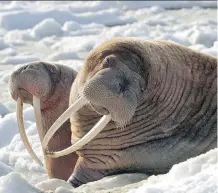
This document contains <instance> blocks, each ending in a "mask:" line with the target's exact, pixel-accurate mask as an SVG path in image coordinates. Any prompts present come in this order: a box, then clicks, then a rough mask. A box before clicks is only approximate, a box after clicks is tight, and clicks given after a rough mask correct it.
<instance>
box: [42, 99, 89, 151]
mask: <svg viewBox="0 0 218 193" xmlns="http://www.w3.org/2000/svg"><path fill="white" fill-rule="evenodd" d="M85 104H87V102H86V100H85V99H84V98H83V97H81V98H79V99H78V100H77V101H76V102H75V103H73V104H72V105H71V106H70V107H69V108H68V109H67V110H66V111H65V112H64V113H63V114H62V115H61V116H60V117H59V118H58V119H57V120H56V121H55V122H54V123H53V125H52V126H51V127H50V129H49V130H48V132H47V133H46V134H45V136H44V139H43V141H42V148H43V150H44V151H45V150H46V148H47V146H48V143H49V141H50V139H51V138H52V136H53V135H54V134H55V132H56V131H57V130H58V129H59V128H60V126H61V125H62V124H63V123H64V122H65V121H66V120H67V119H69V117H70V116H71V115H72V114H73V113H75V112H76V111H78V110H79V109H80V108H82V107H83V106H84V105H85Z"/></svg>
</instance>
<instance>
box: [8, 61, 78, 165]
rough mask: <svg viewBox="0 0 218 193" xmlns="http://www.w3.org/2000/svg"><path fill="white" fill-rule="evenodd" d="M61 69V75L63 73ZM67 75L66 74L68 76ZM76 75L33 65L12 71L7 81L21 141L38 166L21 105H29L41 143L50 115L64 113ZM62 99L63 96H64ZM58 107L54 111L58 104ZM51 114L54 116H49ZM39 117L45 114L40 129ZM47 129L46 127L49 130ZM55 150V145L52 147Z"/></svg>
mask: <svg viewBox="0 0 218 193" xmlns="http://www.w3.org/2000/svg"><path fill="white" fill-rule="evenodd" d="M63 69H64V71H63ZM68 71H69V72H68ZM75 77H76V72H74V71H73V70H71V69H67V67H63V66H62V65H54V64H51V63H47V62H33V63H30V64H27V65H25V66H23V67H21V68H19V69H17V70H16V71H14V72H13V73H12V75H11V77H10V79H9V90H10V93H11V96H12V98H13V99H14V100H15V101H17V120H18V125H19V129H20V134H21V138H22V140H23V142H24V144H25V146H26V148H27V150H28V152H29V153H30V154H31V156H32V157H33V159H34V160H35V161H36V162H38V163H39V164H40V165H41V166H42V163H41V161H40V160H39V159H38V158H37V156H36V154H35V153H34V151H33V149H32V148H31V145H30V143H29V141H28V139H27V136H26V133H25V128H24V123H23V111H22V105H23V103H27V104H31V105H33V107H34V113H35V119H36V125H37V129H38V132H39V136H40V140H41V142H42V140H43V137H44V135H45V133H46V132H47V129H46V128H45V127H46V126H48V125H49V124H50V123H49V122H51V121H52V117H55V116H53V115H57V114H58V113H59V112H62V111H64V110H65V109H64V106H66V105H68V101H69V91H67V90H70V89H68V88H70V86H71V84H72V82H73V80H74V78H75ZM65 95H66V96H65ZM60 101H62V103H63V104H62V105H59V106H61V107H60V108H59V109H57V108H56V109H55V110H54V107H57V106H58V105H57V104H59V103H61V102H60ZM53 111H54V112H55V113H53ZM41 113H44V115H45V114H46V116H47V118H44V122H43V123H44V125H42V118H41ZM49 127H50V126H49ZM53 145H55V146H58V144H54V143H53Z"/></svg>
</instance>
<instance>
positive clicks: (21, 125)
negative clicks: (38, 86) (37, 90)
mask: <svg viewBox="0 0 218 193" xmlns="http://www.w3.org/2000/svg"><path fill="white" fill-rule="evenodd" d="M34 99H36V97H34V96H33V101H35V102H34V104H36V103H38V101H37V100H38V99H36V100H34ZM39 102H40V101H39ZM38 104H40V103H38ZM36 108H37V109H40V107H36ZM34 109H35V108H34ZM16 111H17V113H16V114H17V122H18V127H19V132H20V136H21V139H22V141H23V143H24V145H25V147H26V149H27V151H28V152H29V154H30V155H31V156H32V158H33V159H34V160H35V161H36V162H37V163H38V164H39V165H40V166H42V167H43V164H42V162H41V161H40V159H39V158H38V157H37V155H36V154H35V152H34V151H33V149H32V147H31V145H30V143H29V141H28V138H27V135H26V130H25V127H24V123H23V102H22V100H21V98H18V99H17V109H16ZM37 114H38V113H37ZM36 119H38V118H36ZM39 120H40V118H39V119H38V121H37V122H39ZM40 124H41V123H40Z"/></svg>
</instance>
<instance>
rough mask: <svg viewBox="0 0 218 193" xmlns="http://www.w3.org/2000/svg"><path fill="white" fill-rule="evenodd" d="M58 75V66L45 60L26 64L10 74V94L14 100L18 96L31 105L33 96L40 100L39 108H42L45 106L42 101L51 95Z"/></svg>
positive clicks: (57, 80)
mask: <svg viewBox="0 0 218 193" xmlns="http://www.w3.org/2000/svg"><path fill="white" fill-rule="evenodd" d="M18 76H19V78H18ZM42 77H43V78H42ZM59 77H60V68H59V67H58V66H56V65H52V64H49V63H46V62H33V63H31V64H27V65H25V66H23V67H22V68H19V69H18V70H17V71H15V72H14V73H13V74H12V75H11V77H10V80H9V87H10V92H11V96H12V98H13V99H14V100H16V101H17V100H18V98H19V97H20V99H21V100H22V102H24V103H28V104H31V105H33V96H35V97H36V98H38V99H40V100H41V105H42V106H41V109H44V108H46V106H44V105H43V102H44V101H46V100H47V99H48V98H49V97H50V96H52V94H53V92H54V90H55V86H56V84H57V83H58V82H59ZM30 82H31V84H30Z"/></svg>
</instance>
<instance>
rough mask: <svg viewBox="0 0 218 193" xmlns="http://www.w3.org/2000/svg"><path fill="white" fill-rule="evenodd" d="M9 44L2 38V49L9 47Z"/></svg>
mask: <svg viewBox="0 0 218 193" xmlns="http://www.w3.org/2000/svg"><path fill="white" fill-rule="evenodd" d="M8 47H9V45H8V44H6V43H5V41H4V40H3V39H1V38H0V50H3V49H6V48H8Z"/></svg>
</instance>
